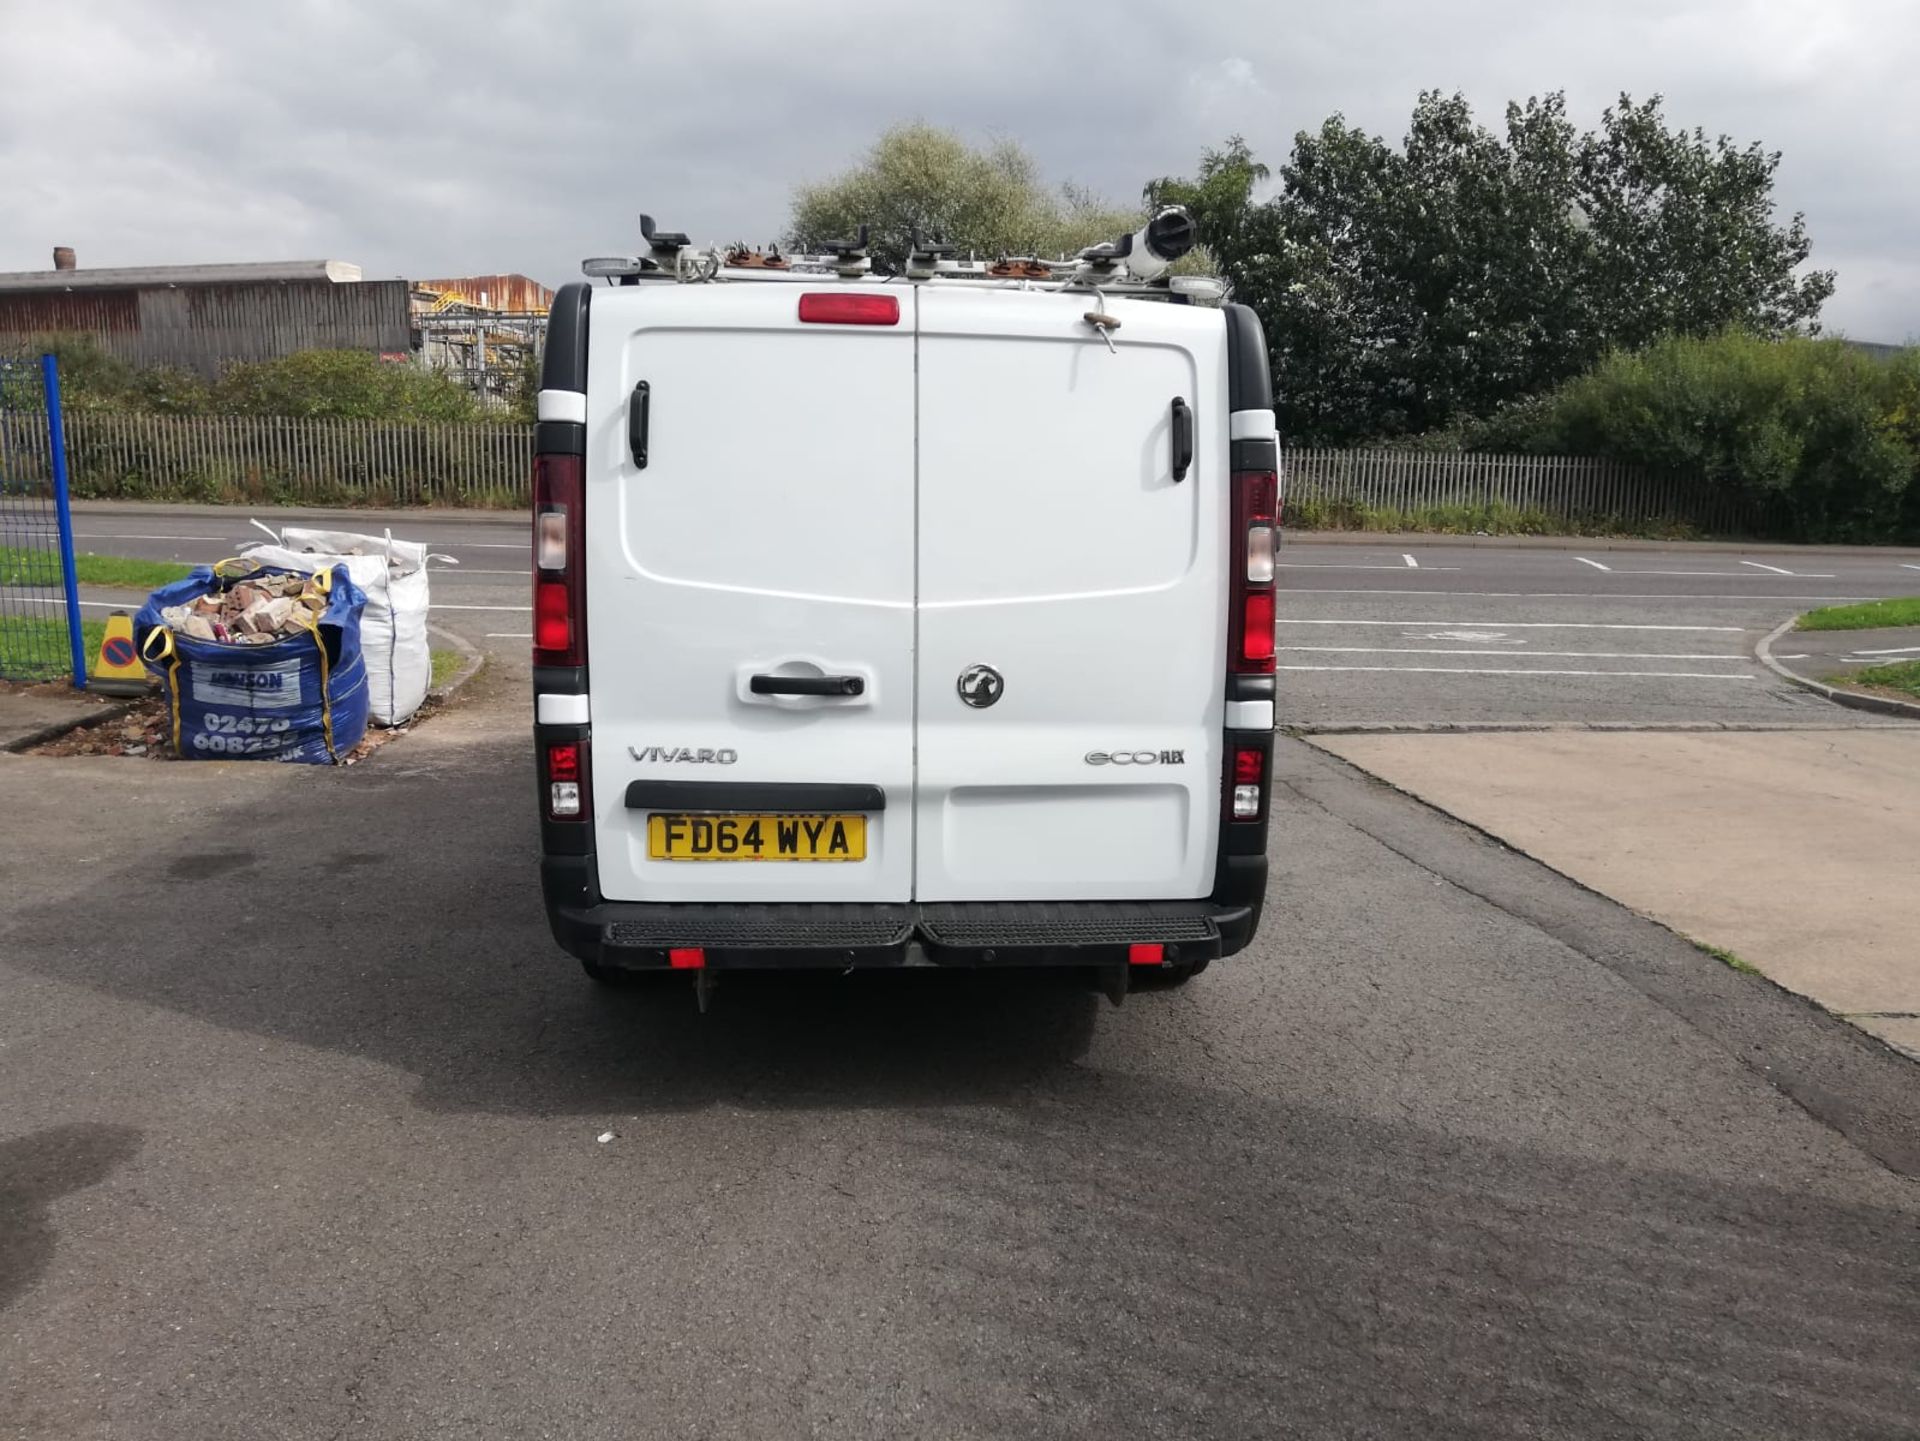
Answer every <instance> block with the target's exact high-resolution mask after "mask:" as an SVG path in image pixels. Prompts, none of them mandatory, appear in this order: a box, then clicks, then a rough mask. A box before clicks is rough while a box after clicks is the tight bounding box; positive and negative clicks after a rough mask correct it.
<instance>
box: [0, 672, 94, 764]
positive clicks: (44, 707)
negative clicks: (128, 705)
mask: <svg viewBox="0 0 1920 1441" xmlns="http://www.w3.org/2000/svg"><path fill="white" fill-rule="evenodd" d="M112 704H113V702H112V701H110V700H108V699H107V698H105V697H103V696H97V695H92V694H90V693H88V692H86V691H76V690H74V689H73V688H72V687H71V686H70V685H68V684H67V683H66V682H64V681H56V682H51V683H47V684H42V685H22V684H19V683H12V682H7V681H0V751H7V750H12V749H14V748H15V747H18V746H26V745H31V744H32V743H33V742H34V741H35V740H37V739H39V738H40V737H41V736H44V735H46V734H48V733H49V732H52V731H55V730H59V729H64V728H65V727H67V726H70V725H73V724H74V723H75V722H77V721H83V720H88V719H90V718H92V717H94V716H96V715H98V714H99V712H100V711H101V710H102V709H104V708H106V707H108V706H110V705H112Z"/></svg>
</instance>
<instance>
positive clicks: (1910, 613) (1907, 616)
mask: <svg viewBox="0 0 1920 1441" xmlns="http://www.w3.org/2000/svg"><path fill="white" fill-rule="evenodd" d="M1890 625H1920V595H1908V596H1898V597H1895V598H1894V599H1892V600H1866V601H1861V602H1860V603H1859V604H1858V605H1829V606H1823V607H1821V608H1820V609H1819V610H1810V611H1808V612H1807V613H1806V614H1805V615H1803V616H1801V617H1800V623H1799V624H1798V625H1797V626H1795V627H1794V629H1796V630H1878V629H1880V628H1881V627H1883V626H1890Z"/></svg>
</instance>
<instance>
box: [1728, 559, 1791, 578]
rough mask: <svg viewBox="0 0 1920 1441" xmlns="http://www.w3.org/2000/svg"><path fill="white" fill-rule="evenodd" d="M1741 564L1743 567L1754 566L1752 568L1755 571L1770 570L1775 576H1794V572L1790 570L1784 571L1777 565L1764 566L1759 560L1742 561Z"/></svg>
mask: <svg viewBox="0 0 1920 1441" xmlns="http://www.w3.org/2000/svg"><path fill="white" fill-rule="evenodd" d="M1740 564H1742V565H1750V566H1752V567H1753V568H1754V569H1755V570H1770V571H1772V572H1773V573H1774V574H1775V575H1792V574H1793V572H1792V571H1790V570H1782V569H1780V567H1779V566H1777V565H1762V564H1760V562H1759V561H1757V560H1743V561H1741V562H1740Z"/></svg>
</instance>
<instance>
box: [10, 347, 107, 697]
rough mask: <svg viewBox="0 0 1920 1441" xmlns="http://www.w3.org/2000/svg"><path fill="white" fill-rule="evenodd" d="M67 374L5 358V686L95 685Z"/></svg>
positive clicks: (35, 361)
mask: <svg viewBox="0 0 1920 1441" xmlns="http://www.w3.org/2000/svg"><path fill="white" fill-rule="evenodd" d="M74 580H75V577H74V569H73V517H72V511H71V509H70V508H69V506H68V503H67V445H66V433H65V427H64V426H63V424H62V419H61V412H60V372H59V368H58V366H57V365H56V364H55V362H54V358H53V357H52V356H51V355H46V356H40V357H38V358H26V359H15V358H11V357H8V356H5V355H0V679H7V680H54V679H58V678H59V677H61V676H63V675H65V676H70V677H71V678H72V680H73V683H74V685H76V686H81V687H84V686H85V685H86V683H87V658H86V647H85V645H84V644H83V643H82V640H81V633H80V595H79V589H78V587H77V586H76V585H75V583H74Z"/></svg>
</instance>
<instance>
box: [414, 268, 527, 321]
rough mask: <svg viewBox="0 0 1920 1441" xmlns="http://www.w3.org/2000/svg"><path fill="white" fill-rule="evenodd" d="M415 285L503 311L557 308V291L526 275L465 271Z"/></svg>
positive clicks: (519, 312) (478, 306) (516, 312)
mask: <svg viewBox="0 0 1920 1441" xmlns="http://www.w3.org/2000/svg"><path fill="white" fill-rule="evenodd" d="M413 288H414V289H415V290H418V291H432V292H433V293H434V295H435V296H436V297H438V298H439V299H440V300H442V301H444V300H446V299H447V298H449V297H451V298H452V299H454V300H457V301H459V302H461V303H462V304H465V305H470V306H472V307H473V308H474V309H476V310H489V311H493V312H496V313H497V314H500V315H545V314H546V313H547V312H548V311H549V310H551V309H553V292H552V291H551V290H549V289H548V288H547V287H546V286H544V285H542V284H541V283H540V282H539V281H537V280H531V279H529V278H528V277H526V276H524V275H462V276H457V277H455V278H453V279H450V280H416V281H414V282H413Z"/></svg>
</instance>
